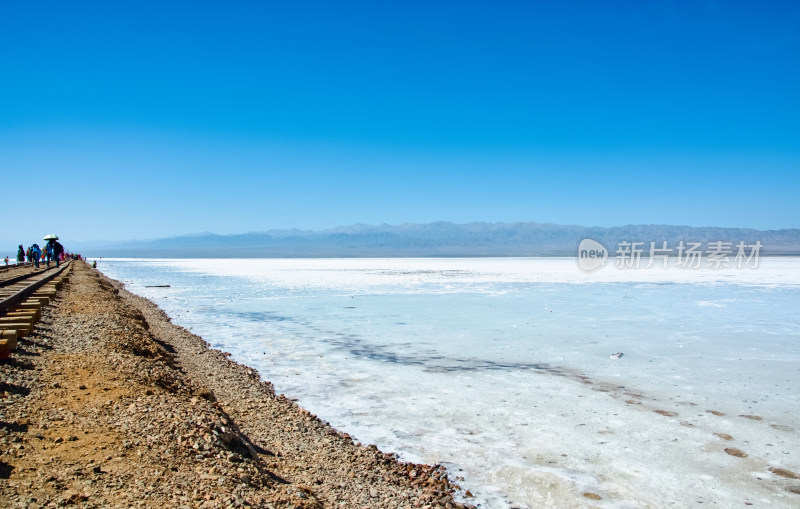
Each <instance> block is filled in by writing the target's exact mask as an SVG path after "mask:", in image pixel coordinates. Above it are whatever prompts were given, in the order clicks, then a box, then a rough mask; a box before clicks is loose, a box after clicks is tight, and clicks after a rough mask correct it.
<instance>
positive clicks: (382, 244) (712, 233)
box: [68, 222, 800, 258]
mask: <svg viewBox="0 0 800 509" xmlns="http://www.w3.org/2000/svg"><path fill="white" fill-rule="evenodd" d="M586 238H590V239H593V240H595V241H597V242H600V243H601V244H603V245H604V246H605V247H606V248H607V249H608V250H609V253H610V254H611V255H612V256H613V255H614V253H615V252H616V250H617V246H618V245H619V243H620V242H644V244H643V246H644V248H645V254H646V253H647V251H649V249H650V242H655V243H656V246H657V247H659V248H660V247H661V246H662V243H663V242H665V241H666V242H667V247H668V248H676V247H677V246H678V243H679V242H680V241H684V242H702V243H703V249H705V248H706V246H707V243H708V242H717V241H723V242H730V243H732V249H733V252H734V254H735V252H736V244H737V243H739V242H740V241H743V242H745V243H746V244H748V245H753V244H755V243H756V242H760V243H761V245H762V246H763V247H762V248H761V254H762V255H800V229H797V228H791V229H784V230H765V231H760V230H752V229H745V228H716V227H700V228H697V227H689V226H667V225H628V226H619V227H613V228H601V227H586V226H574V225H558V224H551V223H532V222H526V223H466V224H454V223H449V222H435V223H427V224H402V225H386V224H383V225H377V226H373V225H364V224H355V225H352V226H343V227H339V228H334V229H329V230H322V231H304V230H296V229H293V230H272V231H265V232H258V233H244V234H235V235H216V234H213V233H200V234H194V235H184V236H179V237H170V238H164V239H157V240H146V241H127V242H74V243H69V245H68V248H69V249H70V250H71V251H73V252H82V253H85V254H86V255H88V256H93V257H99V256H104V257H148V258H149V257H163V258H278V257H287V258H298V257H309V258H317V257H416V256H418V257H428V256H434V257H436V256H441V257H448V256H575V255H576V254H577V249H578V244H579V243H580V242H581V240H583V239H586Z"/></svg>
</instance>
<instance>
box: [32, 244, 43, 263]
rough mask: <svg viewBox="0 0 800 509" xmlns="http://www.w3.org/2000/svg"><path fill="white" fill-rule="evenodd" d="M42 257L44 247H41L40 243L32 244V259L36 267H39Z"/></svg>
mask: <svg viewBox="0 0 800 509" xmlns="http://www.w3.org/2000/svg"><path fill="white" fill-rule="evenodd" d="M41 257H42V248H40V247H39V244H36V243H34V244H33V245H32V246H31V260H32V261H33V264H34V265H35V266H36V268H37V269H38V268H39V259H40V258H41Z"/></svg>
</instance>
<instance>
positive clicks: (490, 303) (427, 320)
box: [99, 258, 800, 507]
mask: <svg viewBox="0 0 800 509" xmlns="http://www.w3.org/2000/svg"><path fill="white" fill-rule="evenodd" d="M760 262H761V263H760V266H759V267H758V268H757V269H748V268H744V269H728V270H710V269H706V270H686V269H683V270H681V269H674V268H671V269H668V270H664V269H661V268H660V267H654V268H652V269H648V270H645V269H638V270H634V269H631V270H619V269H615V268H614V267H604V268H603V269H601V270H599V271H597V272H592V273H586V272H583V271H581V270H579V269H578V267H577V265H576V263H575V261H574V260H572V259H554V258H549V259H491V258H490V259H486V258H484V259H397V260H379V259H305V260H303V259H301V260H276V259H263V260H259V259H255V260H254V259H242V260H231V259H225V260H102V261H101V262H100V265H99V267H100V268H101V269H102V270H103V272H105V273H106V274H108V275H109V276H111V277H113V278H115V279H119V280H121V281H123V282H125V283H126V286H127V288H128V289H129V290H131V291H133V292H134V293H137V294H139V295H143V296H145V297H148V298H150V299H152V300H153V301H154V302H156V303H157V304H158V305H159V306H161V307H162V308H163V309H164V310H165V311H166V312H167V313H168V314H169V315H170V316H171V317H172V318H173V320H174V321H175V322H176V323H178V324H180V325H183V326H185V327H187V328H191V329H192V331H193V332H195V333H197V334H199V335H201V336H202V337H203V338H204V339H205V340H206V341H208V342H209V343H211V345H212V346H213V347H215V348H219V349H221V350H224V351H228V352H231V353H232V354H233V358H234V359H236V360H238V361H240V362H242V363H245V364H248V365H250V366H252V367H254V368H256V369H258V370H259V371H260V372H261V374H262V376H263V378H265V379H268V380H270V381H272V382H273V383H274V384H275V387H276V391H277V392H282V393H285V394H286V395H287V396H290V397H292V398H297V399H298V400H299V402H300V404H301V405H302V406H304V407H305V408H307V409H308V410H310V411H311V412H313V413H315V414H317V415H318V416H319V417H320V418H322V419H323V420H326V421H329V422H330V423H331V424H332V425H334V426H335V427H337V428H339V429H341V430H343V431H346V432H348V433H350V434H351V435H353V436H354V437H355V438H356V439H357V440H359V441H361V442H363V443H375V444H377V445H378V446H379V447H380V448H381V449H383V450H385V451H394V452H398V453H399V454H400V456H401V458H403V459H406V460H413V461H424V462H427V463H442V464H444V465H446V466H447V467H448V469H449V470H450V472H451V476H452V477H454V478H455V477H463V478H464V480H465V481H464V483H463V484H464V485H465V486H466V487H468V488H469V489H470V491H471V492H472V493H473V494H474V495H475V498H474V499H472V500H471V502H473V503H479V504H481V505H482V506H484V507H508V506H510V505H514V504H515V505H516V506H519V507H525V506H529V507H538V506H543V505H544V506H553V507H582V506H586V505H599V506H608V507H612V506H613V507H664V506H670V505H672V506H686V505H688V504H696V503H698V502H704V503H716V504H719V505H722V506H728V505H742V504H744V503H745V502H751V503H753V504H756V505H761V504H766V503H769V504H772V506H773V507H780V506H786V507H790V506H793V505H795V504H798V503H800V495H797V494H793V493H791V492H789V491H787V488H790V487H791V486H793V485H792V483H795V484H798V483H800V481H794V480H789V479H784V478H782V477H779V476H776V475H775V474H773V473H771V472H770V471H769V470H768V469H769V468H770V467H781V468H784V469H788V470H791V471H794V472H800V447H799V446H800V434H799V433H798V430H800V396H798V394H797V388H798V387H800V305H799V304H800V259H797V258H781V259H777V258H767V259H762V260H761V261H760ZM165 284H168V285H170V288H146V286H148V285H165ZM616 352H623V354H624V355H623V356H622V357H621V358H619V359H613V358H611V354H613V353H616ZM709 410H713V411H714V412H716V413H711V412H709ZM717 414H725V415H717ZM741 416H750V417H741ZM756 417H757V418H758V419H757V418H756ZM715 433H719V434H722V435H725V434H727V435H730V436H731V437H732V438H733V440H729V441H726V440H723V438H720V436H718V435H715ZM725 448H737V449H740V450H742V451H744V452H745V453H747V454H748V456H747V457H746V458H741V457H736V456H732V455H730V454H727V453H726V452H725V451H724V449H725ZM585 494H592V495H597V496H600V497H602V498H601V499H600V500H599V501H598V500H594V499H590V498H587V497H586V495H585Z"/></svg>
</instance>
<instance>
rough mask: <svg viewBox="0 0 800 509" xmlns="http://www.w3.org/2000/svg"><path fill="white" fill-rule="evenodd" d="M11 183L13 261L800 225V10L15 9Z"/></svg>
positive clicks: (5, 30) (5, 180)
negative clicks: (220, 246)
mask: <svg viewBox="0 0 800 509" xmlns="http://www.w3.org/2000/svg"><path fill="white" fill-rule="evenodd" d="M0 173H1V174H2V177H1V180H0V182H2V184H0V185H2V188H3V193H2V195H3V200H2V204H3V215H4V217H5V219H4V221H3V222H2V224H3V226H2V231H0V240H2V241H5V243H6V244H8V243H11V244H12V245H16V244H18V243H20V242H24V243H25V244H26V245H27V244H30V243H31V242H33V240H35V239H36V238H40V237H41V236H42V235H43V234H46V233H51V232H52V233H57V234H58V235H60V236H61V237H62V239H64V240H65V241H67V244H68V241H69V239H75V240H93V239H126V238H154V237H164V236H172V235H179V234H185V233H195V232H201V231H212V232H216V233H242V232H248V231H263V230H268V229H273V228H290V227H298V228H303V229H322V228H327V227H334V226H337V225H346V224H352V223H356V222H362V223H370V224H377V223H382V222H387V223H402V222H430V221H436V220H446V221H454V222H469V221H541V222H545V221H546V222H554V223H562V224H582V225H590V226H591V225H600V226H614V225H623V224H631V223H663V224H685V225H692V226H741V227H752V228H759V229H776V228H788V227H800V221H799V220H798V219H800V199H798V194H800V2H794V1H786V2H769V1H764V2H756V1H752V2H740V1H736V2H734V1H730V2H728V1H713V2H712V1H708V2H704V1H685V2H682V1H652V2H651V1H646V0H637V1H608V2H597V1H590V0H587V1H564V2H534V1H530V2H523V1H508V2H504V1H493V2H488V1H484V2H467V1H452V2H433V1H425V2H413V1H409V0H404V1H402V2H346V1H345V2H342V1H340V2H311V1H298V2H285V1H282V2H237V1H231V2H201V1H191V2H176V1H173V2H147V1H141V0H139V1H131V2H123V1H114V2H107V1H103V2H99V1H98V2H64V1H52V2H48V1H35V2H31V1H6V2H2V3H0ZM65 245H66V244H65Z"/></svg>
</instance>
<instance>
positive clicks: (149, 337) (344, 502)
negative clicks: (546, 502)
mask: <svg viewBox="0 0 800 509" xmlns="http://www.w3.org/2000/svg"><path fill="white" fill-rule="evenodd" d="M120 287H121V285H120V284H119V283H117V282H115V281H111V280H109V279H107V278H105V277H103V276H102V275H100V274H99V273H97V272H96V271H93V270H91V269H89V268H88V267H87V266H86V265H85V264H83V263H76V264H75V267H74V268H73V273H72V275H71V277H70V281H69V283H68V285H67V287H66V288H65V289H63V290H62V291H61V292H60V294H59V296H58V298H57V300H56V302H55V304H54V305H53V306H52V307H50V308H46V309H45V312H44V315H43V318H42V320H41V321H40V323H39V324H38V325H37V328H36V331H35V333H34V334H33V335H32V336H30V337H29V338H27V339H26V340H23V341H21V342H20V349H19V350H18V351H16V352H15V354H14V357H13V359H12V360H11V361H9V362H5V363H4V364H2V365H1V366H0V373H2V376H3V387H2V389H3V395H4V398H3V400H2V401H3V403H2V417H0V421H2V423H1V424H2V426H0V445H1V446H2V454H0V505H2V506H3V507H45V506H52V505H63V504H79V505H82V506H86V507H131V506H145V507H160V506H163V507H242V506H245V507H246V506H256V507H309V508H311V507H463V506H462V504H460V503H457V502H456V501H454V500H453V497H452V493H453V492H454V488H453V486H452V485H451V484H450V483H449V481H448V480H447V478H446V476H445V475H444V471H443V469H441V468H438V467H434V466H426V465H418V464H410V463H402V462H399V461H397V460H396V459H395V458H394V457H393V456H392V455H388V454H384V453H382V452H380V451H378V450H377V449H376V448H375V447H373V446H366V445H361V444H354V443H353V441H352V440H351V439H350V437H349V436H348V435H346V434H343V433H340V432H338V431H336V430H335V429H333V428H331V427H330V426H328V425H327V424H326V423H324V422H321V421H320V420H319V419H317V418H316V417H315V416H313V415H310V414H309V412H307V411H305V410H303V409H302V408H299V407H298V406H297V405H296V404H295V403H293V402H292V401H290V400H288V399H287V398H285V397H283V396H281V395H275V394H274V392H273V389H272V386H271V384H269V383H268V382H262V381H260V379H259V377H258V375H257V374H256V373H255V372H254V371H253V370H252V369H250V368H247V367H244V366H242V365H240V364H236V363H234V362H232V361H231V360H230V359H228V357H227V356H226V355H224V354H223V353H221V352H219V351H215V350H210V349H209V348H208V347H207V345H206V344H205V342H204V341H203V340H202V339H201V338H199V337H197V336H195V335H193V334H191V333H189V332H188V331H186V330H185V329H182V328H180V327H176V326H174V325H172V324H171V323H170V320H169V319H168V318H167V317H166V315H165V314H164V313H163V312H162V311H161V310H159V309H158V308H157V307H156V306H155V305H154V304H153V303H151V302H149V301H147V300H146V299H143V298H140V297H136V296H133V295H131V294H129V293H127V292H126V291H124V290H121V288H120Z"/></svg>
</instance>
